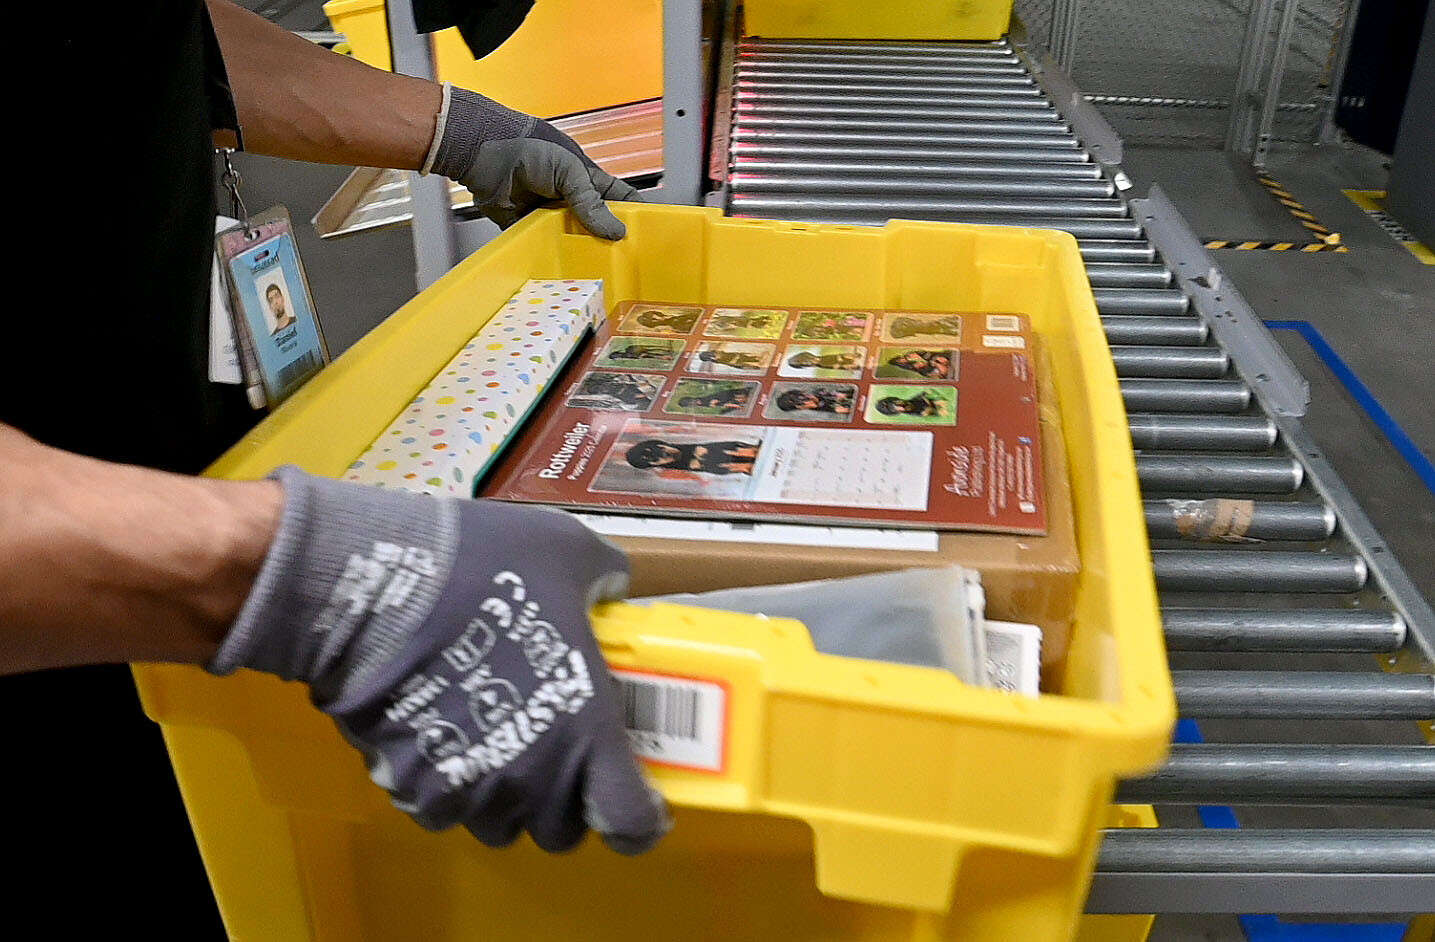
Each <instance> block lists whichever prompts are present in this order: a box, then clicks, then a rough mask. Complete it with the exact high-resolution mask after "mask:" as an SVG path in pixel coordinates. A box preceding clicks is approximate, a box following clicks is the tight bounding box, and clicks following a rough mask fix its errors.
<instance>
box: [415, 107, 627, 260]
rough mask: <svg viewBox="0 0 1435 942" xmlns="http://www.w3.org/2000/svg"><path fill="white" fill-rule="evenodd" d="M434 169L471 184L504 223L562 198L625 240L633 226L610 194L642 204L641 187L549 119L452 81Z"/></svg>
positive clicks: (601, 230) (486, 209) (601, 232)
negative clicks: (611, 170) (611, 205)
mask: <svg viewBox="0 0 1435 942" xmlns="http://www.w3.org/2000/svg"><path fill="white" fill-rule="evenodd" d="M430 170H432V171H433V172H434V173H441V174H443V175H444V176H446V177H448V178H449V179H451V180H457V181H458V182H460V183H462V184H463V185H464V186H466V187H468V190H469V192H470V193H472V194H473V201H474V205H475V206H477V207H478V209H479V211H480V212H482V213H483V214H484V215H485V216H487V217H488V218H489V219H492V220H493V221H494V222H496V223H498V225H499V228H502V229H507V228H508V227H509V226H511V225H513V224H514V223H515V222H517V221H518V220H519V219H520V218H522V217H523V216H524V215H525V214H526V213H528V212H529V211H530V210H532V209H534V208H535V207H537V206H539V205H541V204H542V203H545V202H547V201H549V200H555V199H558V200H562V201H563V202H565V203H567V204H568V205H569V206H571V207H572V208H573V212H574V213H575V214H577V216H578V220H579V221H580V222H582V223H583V227H584V228H585V229H587V230H588V231H589V232H591V233H593V234H594V235H596V236H602V237H603V238H605V239H621V238H623V236H625V235H627V231H628V230H627V227H625V226H624V225H623V224H622V223H621V222H620V221H619V220H618V217H617V216H614V215H613V212H612V210H610V209H608V207H607V206H605V205H603V200H605V199H609V200H633V201H636V202H642V197H641V196H639V195H638V191H637V190H635V189H633V188H632V187H631V186H629V185H628V184H626V183H624V182H623V181H622V180H618V179H616V178H614V177H611V176H609V175H608V174H607V173H605V172H604V171H603V170H602V169H600V168H599V167H598V165H597V164H595V163H593V161H592V160H590V159H588V156H587V155H586V154H584V153H583V150H582V149H581V148H580V147H579V146H578V145H577V144H575V143H574V142H573V139H572V138H571V137H569V136H568V135H566V134H564V133H563V132H562V131H560V130H558V129H557V128H555V127H554V126H553V125H551V124H549V123H548V122H547V121H541V120H539V119H538V118H535V117H533V116H532V115H526V114H521V113H520V112H517V111H514V110H512V109H511V108H505V107H504V106H503V105H500V104H499V103H498V102H496V101H492V100H490V99H488V98H485V97H483V96H482V95H479V94H477V93H476V92H471V91H468V90H467V89H463V88H453V87H452V86H450V85H445V86H444V105H443V110H442V111H441V112H440V113H439V121H438V127H437V130H436V132H435V136H434V145H433V147H432V148H431V149H430V151H429V159H428V160H427V161H426V162H425V166H424V172H425V173H427V172H429V171H430Z"/></svg>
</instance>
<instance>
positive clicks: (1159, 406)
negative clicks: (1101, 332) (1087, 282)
mask: <svg viewBox="0 0 1435 942" xmlns="http://www.w3.org/2000/svg"><path fill="white" fill-rule="evenodd" d="M1111 320H1112V318H1103V319H1102V323H1103V324H1106V323H1109V322H1110V321H1111ZM1162 320H1165V318H1162ZM1110 336H1111V332H1110V329H1109V328H1108V330H1107V337H1108V338H1109V337H1110ZM1121 398H1122V399H1123V400H1125V402H1126V411H1128V412H1242V411H1244V410H1245V409H1246V408H1248V407H1249V406H1250V404H1251V390H1250V387H1248V386H1247V385H1246V384H1245V383H1243V382H1241V381H1240V380H1238V379H1195V380H1188V379H1123V380H1121Z"/></svg>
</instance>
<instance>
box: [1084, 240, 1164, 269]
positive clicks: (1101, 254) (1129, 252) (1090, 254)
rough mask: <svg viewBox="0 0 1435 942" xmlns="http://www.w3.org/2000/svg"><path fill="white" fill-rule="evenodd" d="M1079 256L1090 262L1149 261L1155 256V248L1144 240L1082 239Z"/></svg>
mask: <svg viewBox="0 0 1435 942" xmlns="http://www.w3.org/2000/svg"><path fill="white" fill-rule="evenodd" d="M1078 244H1079V245H1080V246H1081V258H1082V260H1083V261H1085V262H1087V263H1091V262H1150V261H1154V260H1155V258H1156V250H1155V249H1153V248H1152V247H1151V243H1149V242H1144V241H1129V242H1126V241H1109V240H1105V239H1082V240H1081V241H1080V242H1079V243H1078Z"/></svg>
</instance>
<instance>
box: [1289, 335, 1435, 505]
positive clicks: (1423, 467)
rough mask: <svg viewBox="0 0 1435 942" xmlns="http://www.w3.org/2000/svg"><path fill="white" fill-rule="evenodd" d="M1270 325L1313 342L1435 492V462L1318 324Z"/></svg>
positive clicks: (1316, 352)
mask: <svg viewBox="0 0 1435 942" xmlns="http://www.w3.org/2000/svg"><path fill="white" fill-rule="evenodd" d="M1266 326H1267V327H1269V328H1270V329H1271V330H1293V331H1295V332H1296V333H1298V334H1300V335H1301V337H1302V338H1303V339H1304V340H1305V342H1306V343H1308V344H1310V348H1311V350H1313V351H1315V355H1316V356H1318V357H1320V359H1321V361H1322V362H1323V363H1325V365H1326V367H1327V368H1329V370H1330V371H1331V373H1333V374H1335V378H1336V379H1337V380H1339V381H1340V384H1341V385H1342V386H1344V387H1345V388H1346V391H1348V392H1349V393H1350V395H1351V396H1352V397H1353V398H1354V399H1355V401H1356V403H1357V404H1359V406H1360V408H1361V409H1362V410H1363V411H1364V412H1365V414H1366V415H1368V416H1370V420H1371V421H1372V422H1374V423H1375V424H1376V425H1378V426H1379V427H1380V431H1381V432H1382V433H1384V435H1385V437H1386V439H1387V440H1388V441H1389V442H1390V444H1391V445H1392V446H1393V447H1394V448H1395V450H1396V451H1398V452H1399V453H1400V456H1401V457H1402V458H1404V459H1405V461H1406V463H1407V464H1409V465H1410V467H1411V469H1412V470H1414V472H1415V474H1416V475H1417V476H1418V477H1419V478H1420V480H1421V481H1423V482H1424V484H1425V487H1426V489H1427V490H1429V491H1430V493H1432V494H1435V464H1432V463H1431V461H1430V459H1429V458H1427V457H1426V456H1425V453H1424V452H1422V451H1421V450H1420V446H1418V445H1416V444H1415V440H1414V439H1412V438H1411V437H1410V436H1409V435H1408V434H1407V433H1406V431H1405V429H1403V428H1401V427H1400V423H1399V422H1397V421H1395V419H1394V418H1393V417H1392V416H1391V415H1390V413H1389V412H1387V411H1385V407H1384V406H1382V405H1381V404H1380V400H1379V399H1376V398H1375V394H1374V393H1372V392H1371V391H1370V388H1369V387H1368V386H1366V385H1365V383H1363V382H1361V380H1360V377H1359V376H1356V375H1355V371H1354V370H1352V369H1351V368H1350V367H1349V366H1347V365H1346V362H1345V361H1344V360H1342V359H1341V358H1340V354H1338V353H1336V352H1335V348H1334V347H1332V346H1331V345H1330V344H1329V343H1328V342H1327V341H1326V339H1325V337H1323V336H1321V333H1320V331H1319V330H1317V329H1316V328H1315V325H1314V324H1312V323H1311V322H1310V321H1266Z"/></svg>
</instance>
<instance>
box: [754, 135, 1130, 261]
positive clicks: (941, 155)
mask: <svg viewBox="0 0 1435 942" xmlns="http://www.w3.org/2000/svg"><path fill="white" fill-rule="evenodd" d="M732 156H733V158H734V159H736V160H740V159H742V158H743V157H786V158H798V159H804V160H812V159H816V160H848V161H861V160H976V161H996V160H1001V161H1007V162H1014V163H1018V164H1023V165H1024V164H1028V163H1042V164H1047V163H1069V164H1080V165H1083V166H1093V165H1092V163H1091V155H1090V154H1088V153H1086V152H1085V151H1081V150H1074V149H1073V150H1054V149H1051V148H1045V149H1043V148H1035V147H988V146H979V147H936V146H929V147H901V148H891V147H883V146H881V145H880V144H794V143H791V142H778V141H773V140H770V139H766V138H762V137H754V138H751V139H739V138H734V139H733V141H732ZM734 195H736V194H734ZM1136 231H1137V234H1136V235H1133V236H1129V237H1128V238H1131V239H1137V238H1140V227H1136ZM1112 238H1119V237H1112Z"/></svg>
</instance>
